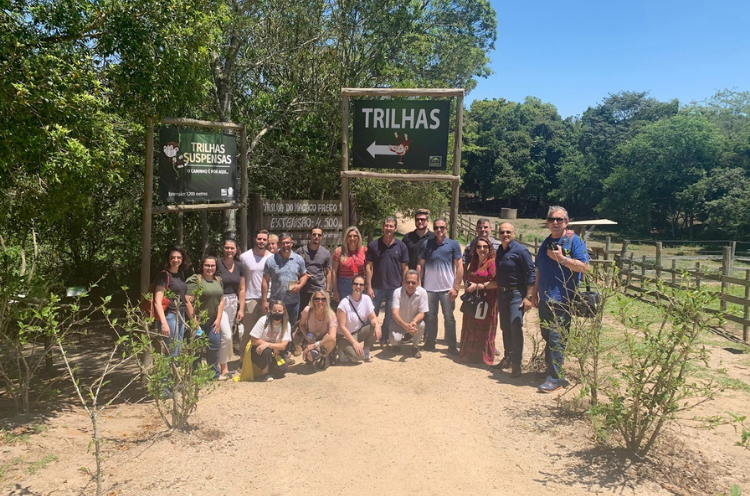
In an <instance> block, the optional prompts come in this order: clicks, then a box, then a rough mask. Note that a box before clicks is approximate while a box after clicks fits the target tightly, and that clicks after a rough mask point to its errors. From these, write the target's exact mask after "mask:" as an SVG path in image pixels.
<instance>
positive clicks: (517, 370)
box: [510, 363, 522, 378]
mask: <svg viewBox="0 0 750 496" xmlns="http://www.w3.org/2000/svg"><path fill="white" fill-rule="evenodd" d="M521 374H522V372H521V365H520V364H515V363H514V364H513V365H512V366H511V369H510V376H511V377H513V378H515V377H521Z"/></svg>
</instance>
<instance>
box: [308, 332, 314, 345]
mask: <svg viewBox="0 0 750 496" xmlns="http://www.w3.org/2000/svg"><path fill="white" fill-rule="evenodd" d="M307 342H308V343H314V342H315V336H313V335H312V333H311V332H308V333H307Z"/></svg>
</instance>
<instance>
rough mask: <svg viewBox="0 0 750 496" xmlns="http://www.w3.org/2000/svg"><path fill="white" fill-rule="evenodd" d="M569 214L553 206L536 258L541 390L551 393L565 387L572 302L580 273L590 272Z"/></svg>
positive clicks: (533, 292)
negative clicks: (542, 343)
mask: <svg viewBox="0 0 750 496" xmlns="http://www.w3.org/2000/svg"><path fill="white" fill-rule="evenodd" d="M569 221H570V218H569V217H568V211H567V210H565V209H564V208H563V207H560V206H553V207H550V208H549V211H548V212H547V228H548V229H549V230H550V235H549V236H548V237H547V239H545V240H544V241H542V245H541V246H540V247H539V253H537V256H536V282H535V283H534V287H533V288H532V289H531V291H530V296H531V302H532V304H533V305H534V306H535V307H538V308H539V322H540V327H541V329H542V337H543V338H544V341H545V346H544V359H545V362H546V364H547V372H546V375H547V379H546V380H545V381H544V383H543V384H542V385H540V386H539V390H540V391H542V392H544V393H551V392H552V391H556V390H558V389H560V388H561V387H562V383H561V382H562V379H563V370H562V366H563V352H564V351H565V335H566V334H567V332H568V330H569V328H570V311H569V302H570V300H571V299H572V298H573V295H574V294H575V292H576V290H577V287H578V283H579V281H580V278H581V276H580V274H582V273H584V274H585V273H586V272H588V270H589V263H588V262H589V254H588V251H587V250H586V245H585V244H584V242H583V240H582V239H581V238H579V237H578V236H577V235H575V234H572V235H571V234H569V233H568V232H567V227H568V222H569Z"/></svg>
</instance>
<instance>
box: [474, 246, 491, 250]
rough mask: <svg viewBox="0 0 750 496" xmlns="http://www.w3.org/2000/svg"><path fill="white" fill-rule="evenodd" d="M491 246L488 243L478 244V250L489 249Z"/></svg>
mask: <svg viewBox="0 0 750 496" xmlns="http://www.w3.org/2000/svg"><path fill="white" fill-rule="evenodd" d="M489 249H490V247H489V246H487V245H477V250H489Z"/></svg>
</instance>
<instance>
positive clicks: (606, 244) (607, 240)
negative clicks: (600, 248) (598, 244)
mask: <svg viewBox="0 0 750 496" xmlns="http://www.w3.org/2000/svg"><path fill="white" fill-rule="evenodd" d="M611 249H612V236H607V237H606V238H604V260H609V250H611Z"/></svg>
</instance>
